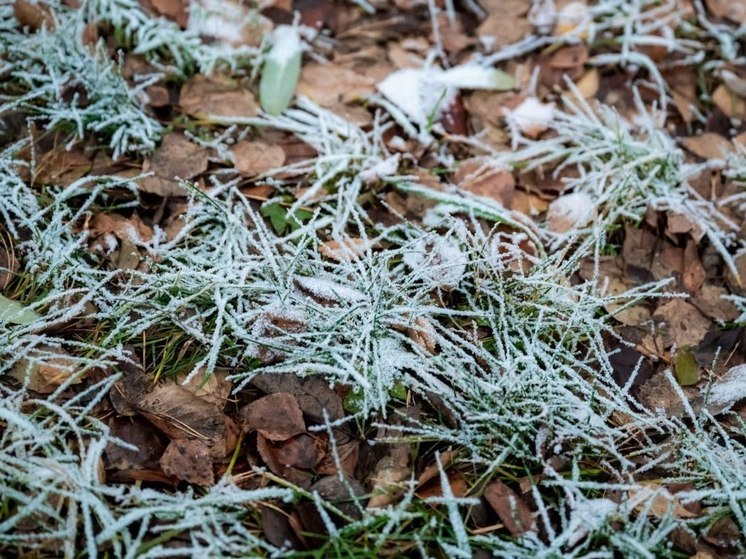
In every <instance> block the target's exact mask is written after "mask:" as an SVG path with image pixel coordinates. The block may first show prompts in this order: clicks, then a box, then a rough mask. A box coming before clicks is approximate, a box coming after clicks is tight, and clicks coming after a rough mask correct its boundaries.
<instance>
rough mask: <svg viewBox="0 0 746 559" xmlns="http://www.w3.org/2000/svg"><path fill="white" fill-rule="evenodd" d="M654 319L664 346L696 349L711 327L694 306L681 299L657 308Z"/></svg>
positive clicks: (672, 300)
mask: <svg viewBox="0 0 746 559" xmlns="http://www.w3.org/2000/svg"><path fill="white" fill-rule="evenodd" d="M654 317H655V319H656V322H657V324H658V326H659V330H660V331H661V332H662V334H663V336H664V340H665V344H666V346H670V345H672V344H676V346H677V347H685V346H689V347H697V345H699V342H701V341H702V340H703V339H704V337H705V335H706V334H707V331H708V330H709V329H710V326H711V325H712V323H711V322H710V321H709V320H707V319H706V318H705V317H704V316H702V314H701V313H700V312H699V311H698V310H697V308H696V307H695V306H694V305H692V304H691V303H687V302H686V301H684V300H682V299H671V300H670V301H669V302H668V303H665V304H663V305H661V306H659V307H658V308H657V309H656V310H655V313H654ZM658 321H660V322H658Z"/></svg>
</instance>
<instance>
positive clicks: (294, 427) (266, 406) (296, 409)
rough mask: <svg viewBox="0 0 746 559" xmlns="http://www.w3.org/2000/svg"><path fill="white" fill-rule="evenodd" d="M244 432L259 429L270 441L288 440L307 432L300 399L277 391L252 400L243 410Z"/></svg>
mask: <svg viewBox="0 0 746 559" xmlns="http://www.w3.org/2000/svg"><path fill="white" fill-rule="evenodd" d="M241 419H242V421H243V430H244V433H250V432H252V431H259V432H260V433H261V434H262V435H263V436H264V437H266V438H267V439H269V440H270V441H286V440H288V439H290V438H291V437H294V436H296V435H300V434H301V433H305V432H306V423H305V421H304V420H303V411H301V408H300V405H299V404H298V400H297V399H296V398H295V396H293V395H292V394H288V393H287V392H277V393H276V394H270V395H269V396H265V397H263V398H259V399H258V400H256V401H254V402H251V403H250V404H249V405H247V406H246V407H245V408H244V409H243V410H242V411H241Z"/></svg>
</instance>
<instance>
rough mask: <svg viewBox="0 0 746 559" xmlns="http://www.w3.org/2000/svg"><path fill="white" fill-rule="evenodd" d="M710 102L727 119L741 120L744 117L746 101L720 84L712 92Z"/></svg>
mask: <svg viewBox="0 0 746 559" xmlns="http://www.w3.org/2000/svg"><path fill="white" fill-rule="evenodd" d="M712 102H713V103H715V105H716V106H717V108H718V109H720V110H721V111H723V113H725V115H726V116H727V117H728V118H741V117H743V116H744V115H746V100H744V99H742V98H741V97H739V96H738V95H736V94H735V93H733V92H732V91H731V90H730V89H728V88H727V87H726V86H725V85H724V84H720V85H719V86H717V87H716V88H715V91H713V92H712Z"/></svg>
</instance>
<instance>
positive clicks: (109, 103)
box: [0, 22, 161, 158]
mask: <svg viewBox="0 0 746 559" xmlns="http://www.w3.org/2000/svg"><path fill="white" fill-rule="evenodd" d="M67 23H69V22H67ZM2 40H3V41H4V43H5V47H4V51H5V60H4V61H3V64H4V67H5V68H4V70H5V72H7V74H8V76H9V77H10V78H11V79H12V80H13V81H15V82H16V84H17V87H21V88H22V89H23V90H25V91H26V93H24V94H22V95H17V96H14V97H12V98H10V99H8V100H7V101H5V102H4V103H3V104H2V105H0V114H2V113H5V112H8V111H10V110H14V109H17V110H22V111H25V112H29V113H30V114H31V115H32V116H31V118H32V119H38V120H42V121H43V122H45V124H46V125H47V126H48V127H50V128H56V127H62V128H63V129H64V128H66V127H69V128H71V138H70V141H71V142H75V141H78V140H80V139H82V138H84V137H85V136H86V134H91V133H93V134H97V135H101V136H105V137H108V138H109V145H110V147H111V149H112V151H113V154H114V157H115V158H116V157H118V156H120V155H121V154H123V153H126V152H129V151H137V150H150V149H152V148H154V147H155V142H156V140H157V139H158V137H159V135H160V133H161V125H160V124H159V123H158V122H157V121H155V120H154V119H152V118H151V117H150V116H148V115H147V114H145V112H143V110H142V108H141V107H140V105H139V103H138V101H137V96H138V94H139V92H140V91H141V90H142V89H143V88H144V87H147V86H148V85H150V83H152V82H151V81H148V80H145V81H143V82H142V83H141V84H140V85H139V86H138V87H136V88H134V89H131V88H129V87H128V85H127V83H126V82H125V80H124V79H123V78H122V76H121V75H120V73H119V68H118V65H117V64H116V63H115V62H114V61H112V60H111V59H110V58H109V54H108V51H107V49H106V47H105V45H104V43H102V42H100V43H98V44H97V45H96V46H95V47H90V48H89V47H87V46H84V45H83V44H82V42H81V40H80V33H79V29H78V28H77V26H74V25H73V26H72V27H66V26H63V27H61V28H60V29H58V30H56V31H47V30H46V29H42V30H41V31H39V32H37V33H33V34H25V33H21V32H17V31H9V32H6V33H4V35H3V37H2Z"/></svg>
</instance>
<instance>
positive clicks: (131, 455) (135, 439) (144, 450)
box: [106, 416, 166, 470]
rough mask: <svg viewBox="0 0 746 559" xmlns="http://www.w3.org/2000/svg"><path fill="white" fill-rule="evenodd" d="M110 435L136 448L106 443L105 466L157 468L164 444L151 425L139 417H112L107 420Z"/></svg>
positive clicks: (120, 468) (124, 468)
mask: <svg viewBox="0 0 746 559" xmlns="http://www.w3.org/2000/svg"><path fill="white" fill-rule="evenodd" d="M109 432H110V434H111V436H112V437H116V438H117V439H121V440H122V441H124V442H126V443H129V444H131V445H134V446H136V447H137V450H130V449H128V448H122V447H121V446H119V445H115V444H112V443H109V444H108V445H106V467H107V469H112V468H114V469H117V470H152V469H155V468H158V461H159V460H160V457H161V456H162V455H163V451H164V450H165V449H166V445H165V444H164V442H163V440H162V439H161V437H160V436H158V432H157V431H156V430H155V429H153V426H152V425H151V424H150V423H148V422H147V421H146V420H145V419H143V418H141V417H137V416H135V417H112V418H111V419H110V420H109Z"/></svg>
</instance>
